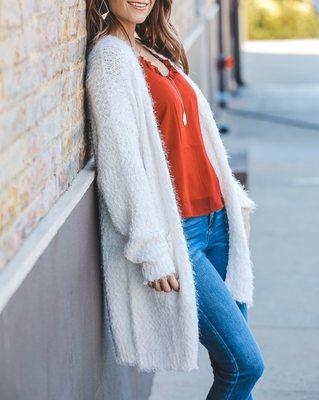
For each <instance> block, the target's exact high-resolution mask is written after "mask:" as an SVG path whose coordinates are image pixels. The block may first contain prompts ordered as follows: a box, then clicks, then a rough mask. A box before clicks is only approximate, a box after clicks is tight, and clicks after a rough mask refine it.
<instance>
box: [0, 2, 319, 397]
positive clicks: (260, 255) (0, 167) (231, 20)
mask: <svg viewBox="0 0 319 400" xmlns="http://www.w3.org/2000/svg"><path fill="white" fill-rule="evenodd" d="M316 11H317V12H318V2H316V1H310V0H309V1H307V0H242V1H239V0H216V1H214V0H175V2H174V8H173V16H172V17H173V20H174V22H175V24H176V26H177V29H178V31H179V33H180V36H181V38H182V40H183V43H184V45H185V48H186V50H187V53H188V57H189V61H190V66H191V76H192V78H193V79H194V80H195V81H196V82H197V83H198V84H199V85H200V87H201V88H202V90H203V91H204V93H205V95H206V97H207V98H208V99H209V101H210V103H211V105H212V108H213V109H214V112H215V115H216V118H217V121H218V123H219V126H220V128H221V130H222V131H229V132H230V134H229V135H226V136H225V137H224V140H225V144H226V145H227V147H228V148H229V150H230V152H231V154H237V153H240V154H242V153H243V152H244V153H245V154H246V155H247V163H246V164H245V168H247V169H248V171H249V183H250V186H249V187H250V188H251V191H252V195H253V197H254V198H255V199H256V201H257V204H258V205H259V208H260V209H261V211H260V212H259V213H257V214H256V217H255V221H254V227H253V230H254V231H255V235H254V238H253V243H252V249H253V252H254V257H255V259H256V282H257V283H256V293H257V299H256V306H255V308H254V310H253V313H252V328H253V329H254V331H255V333H256V335H257V336H258V339H259V341H260V342H261V345H262V350H263V351H264V353H265V356H266V361H267V363H268V365H270V366H271V368H270V370H271V371H272V372H269V373H268V372H267V374H268V375H266V377H265V380H264V382H261V384H260V387H258V388H257V390H258V391H257V395H258V397H256V398H257V400H258V399H260V400H268V399H271V400H273V399H278V400H284V399H286V398H287V399H288V398H289V399H292V400H294V399H296V400H308V399H309V400H310V399H311V400H312V399H316V398H318V396H319V388H318V384H317V382H318V381H319V372H318V363H317V361H316V360H318V359H319V354H318V352H319V349H318V341H317V340H315V336H316V335H317V333H318V329H319V321H318V320H319V316H318V313H317V312H316V310H315V304H316V299H317V294H319V293H318V287H319V282H318V271H317V270H316V269H315V268H316V266H318V265H319V258H318V254H317V252H316V251H315V250H316V246H315V240H316V241H318V238H319V228H318V227H319V217H318V212H317V208H316V207H317V204H318V202H319V195H318V185H319V172H318V171H319V161H318V145H319V136H318V131H319V128H318V126H319V125H318V124H319V119H318V116H319V112H318V111H319V110H318V104H319V95H318V93H319V91H318V87H319V78H318V73H317V71H318V70H319V61H318V59H319V57H318V56H319V51H318V48H319V42H318V40H317V39H315V38H318V36H319V22H318V21H319V17H318V14H317V12H316ZM310 38H312V39H311V40H310ZM292 39H294V40H292ZM85 46H86V32H85V1H84V0H67V1H64V2H59V1H57V0H54V1H51V2H44V1H40V0H24V1H22V0H10V1H7V2H5V1H1V0H0V358H1V364H0V398H1V400H20V399H21V400H28V399H30V400H31V399H32V400H37V399H39V400H44V399H53V398H59V399H66V400H69V399H77V400H80V399H83V400H87V399H104V398H105V399H125V400H130V399H132V400H133V399H134V400H137V399H138V400H142V399H146V398H148V396H149V394H150V390H151V385H152V382H153V378H154V376H153V375H152V374H139V373H137V372H136V371H135V370H134V369H132V368H120V367H117V366H115V365H114V363H113V360H112V355H111V354H106V358H107V361H106V365H105V362H104V361H105V360H104V355H105V354H104V350H105V347H104V344H103V328H102V327H103V320H102V288H101V276H100V268H99V263H100V261H99V252H98V236H97V210H96V202H95V187H94V171H93V167H92V164H91V160H90V159H89V151H88V148H87V138H86V134H85V118H84V90H83V76H84V72H85ZM301 237H302V239H301ZM270 249H271V250H270ZM305 260H306V261H305ZM283 288H285V289H286V290H284V289H283ZM270 294H271V296H270ZM312 305H313V306H312ZM285 346H288V347H289V349H291V348H293V349H294V350H293V351H292V352H290V350H289V349H287V348H286V347H285ZM298 346H299V348H298ZM297 348H298V350H300V348H302V349H303V350H302V351H299V352H298V351H296V349H297ZM305 360H307V363H308V365H304V367H303V368H301V362H302V363H303V362H304V361H305ZM307 363H305V364H307ZM201 365H202V367H201V369H200V371H198V372H197V373H194V374H192V375H191V378H190V375H187V374H186V375H183V374H167V375H166V374H158V376H157V377H156V379H155V386H154V389H153V392H152V397H151V398H152V400H155V399H156V400H157V399H162V398H166V397H167V398H171V399H172V400H179V398H183V399H184V400H188V399H189V400H191V399H192V400H193V399H195V398H196V399H197V398H204V394H205V391H207V388H208V387H209V386H210V385H211V383H212V373H211V370H210V367H209V363H208V361H207V358H206V355H205V353H204V352H202V357H201ZM293 365H295V366H296V368H295V369H294V368H293ZM109 366H110V367H111V369H109V368H108V367H109ZM297 369H298V372H297ZM111 370H112V371H113V372H112V373H110V372H109V371H111ZM164 382H165V385H164ZM176 388H177V389H178V390H176ZM183 388H184V389H183ZM172 390H173V391H174V393H176V397H174V398H173V397H172V396H171V393H172ZM316 396H317V397H316Z"/></svg>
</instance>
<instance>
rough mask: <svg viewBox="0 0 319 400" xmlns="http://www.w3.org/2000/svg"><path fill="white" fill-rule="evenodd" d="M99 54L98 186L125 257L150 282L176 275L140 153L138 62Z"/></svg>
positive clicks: (90, 70)
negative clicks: (134, 67) (136, 92)
mask: <svg viewBox="0 0 319 400" xmlns="http://www.w3.org/2000/svg"><path fill="white" fill-rule="evenodd" d="M93 51H94V53H91V54H93V55H91V56H90V57H89V59H88V66H87V78H86V89H87V94H88V103H89V110H90V114H91V115H90V119H91V124H92V136H93V138H92V139H93V147H94V155H95V161H96V167H97V184H98V188H99V191H100V193H101V194H102V198H103V199H104V202H105V204H106V207H107V209H108V212H109V214H110V217H111V220H112V223H113V225H114V227H115V228H116V229H117V231H118V232H119V233H120V234H121V235H122V236H123V238H124V240H125V246H124V256H125V257H126V258H127V259H128V260H130V261H131V262H133V263H136V264H140V266H141V271H142V275H143V278H144V284H145V283H146V282H147V281H153V280H155V279H160V278H162V277H164V276H167V275H170V274H172V273H174V272H175V266H174V263H173V260H172V257H171V254H170V251H169V244H168V243H167V241H166V235H165V233H164V231H163V229H162V227H161V226H160V224H159V218H157V210H156V206H155V202H154V199H153V197H152V190H151V188H150V184H149V180H148V176H147V174H146V170H145V167H144V164H143V159H142V155H141V152H140V144H139V129H138V122H137V115H136V113H137V112H138V111H137V110H138V107H137V105H136V103H135V101H136V100H135V96H134V89H133V87H132V80H131V79H130V76H131V75H130V74H131V73H134V71H131V69H132V68H130V65H129V63H130V62H132V60H127V59H125V58H124V55H121V49H118V48H116V49H113V51H112V48H110V49H104V48H103V47H102V48H96V49H94V50H92V52H93ZM140 111H141V112H142V110H140Z"/></svg>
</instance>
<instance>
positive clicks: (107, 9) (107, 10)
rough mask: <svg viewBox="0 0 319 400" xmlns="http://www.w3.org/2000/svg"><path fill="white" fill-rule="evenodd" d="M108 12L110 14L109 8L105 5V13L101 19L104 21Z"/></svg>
mask: <svg viewBox="0 0 319 400" xmlns="http://www.w3.org/2000/svg"><path fill="white" fill-rule="evenodd" d="M109 12H110V9H109V6H108V5H107V4H106V3H105V13H104V14H102V18H103V19H105V18H106V17H107V14H108V13H109Z"/></svg>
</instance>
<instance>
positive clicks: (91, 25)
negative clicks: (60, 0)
mask: <svg viewBox="0 0 319 400" xmlns="http://www.w3.org/2000/svg"><path fill="white" fill-rule="evenodd" d="M172 3H173V0H156V2H155V4H154V6H153V8H152V11H151V12H150V14H149V15H148V17H147V18H146V19H145V21H144V22H143V23H142V24H137V25H136V33H137V35H138V37H139V39H140V42H141V43H142V44H144V45H145V46H147V47H149V48H150V49H153V50H155V51H156V52H157V53H159V54H161V55H163V56H164V57H166V58H169V59H170V60H172V61H173V62H174V63H176V64H178V65H179V66H181V67H182V68H183V70H184V72H185V73H186V74H189V64H188V60H187V56H186V52H185V49H184V47H183V45H182V43H181V40H180V39H179V36H178V33H177V31H176V29H175V27H174V26H173V24H172V22H171V21H170V16H171V10H172ZM107 11H109V12H108V13H107ZM106 13H107V15H106V16H105V14H106ZM86 23H87V34H88V45H89V46H88V48H90V47H91V46H92V45H93V44H94V43H95V42H96V41H97V40H98V39H99V38H100V37H102V36H105V35H107V34H109V33H110V32H111V31H112V30H113V29H114V28H115V27H116V28H120V29H121V30H122V31H123V33H124V35H125V36H126V37H127V38H128V42H129V43H130V40H129V37H128V34H127V32H126V30H125V28H124V26H123V25H122V23H121V22H120V21H119V19H118V18H117V17H116V16H115V15H114V14H113V13H112V12H111V10H110V8H109V7H108V1H107V0H87V7H86ZM130 44H131V43H130Z"/></svg>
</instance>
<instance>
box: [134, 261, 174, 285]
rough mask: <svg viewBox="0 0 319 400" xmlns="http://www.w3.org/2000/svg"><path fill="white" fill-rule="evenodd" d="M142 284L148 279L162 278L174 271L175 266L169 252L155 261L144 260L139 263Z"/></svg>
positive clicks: (145, 283)
mask: <svg viewBox="0 0 319 400" xmlns="http://www.w3.org/2000/svg"><path fill="white" fill-rule="evenodd" d="M141 268H142V274H143V278H144V282H143V283H144V285H147V283H148V282H150V281H155V280H156V279H161V278H164V277H166V276H168V275H172V274H174V273H175V266H174V263H173V260H172V259H171V257H170V255H169V254H164V255H163V257H162V258H161V259H159V260H156V261H144V262H143V263H142V264H141Z"/></svg>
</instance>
